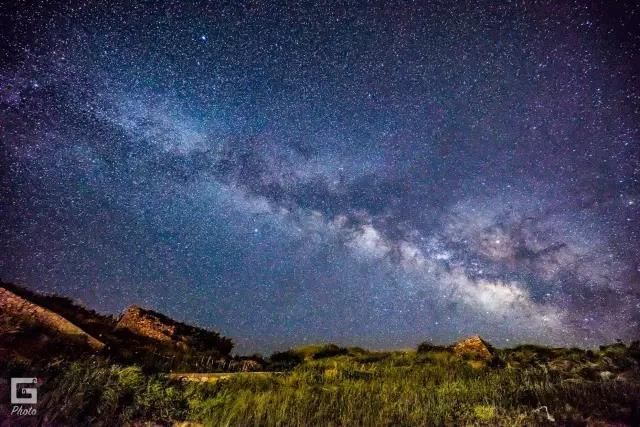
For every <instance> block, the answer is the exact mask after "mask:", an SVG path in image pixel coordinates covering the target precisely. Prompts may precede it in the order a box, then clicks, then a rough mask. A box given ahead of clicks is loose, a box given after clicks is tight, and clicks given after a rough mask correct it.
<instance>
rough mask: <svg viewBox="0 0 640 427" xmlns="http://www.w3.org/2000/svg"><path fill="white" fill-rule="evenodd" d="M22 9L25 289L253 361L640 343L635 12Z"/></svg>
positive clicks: (12, 244)
mask: <svg viewBox="0 0 640 427" xmlns="http://www.w3.org/2000/svg"><path fill="white" fill-rule="evenodd" d="M448 3H452V2H384V3H358V2H348V3H341V4H337V3H333V2H326V3H325V2H308V3H298V4H296V5H291V4H289V5H288V6H285V3H284V2H282V3H276V2H229V3H223V2H181V1H165V2H130V1H127V2H124V1H123V2H118V1H116V2H93V1H86V2H75V1H74V2H67V5H65V4H64V2H61V3H59V4H57V5H50V4H48V2H39V1H33V2H27V4H25V3H21V2H16V3H15V4H13V5H6V4H5V5H3V6H0V19H1V25H0V28H1V29H0V143H1V148H2V151H1V152H0V153H1V156H2V157H1V160H2V169H1V170H0V184H1V185H2V187H1V189H0V212H1V213H2V216H1V217H0V233H1V234H0V236H1V240H0V276H1V277H2V279H3V280H5V281H15V282H18V283H22V284H25V285H27V286H29V287H31V288H33V289H36V290H41V291H46V292H56V293H60V294H63V295H69V296H72V297H74V298H77V299H79V300H80V301H82V302H83V303H85V304H86V305H88V306H90V307H94V308H96V309H98V310H100V311H105V312H112V313H118V312H120V311H121V310H122V309H123V308H124V307H125V306H126V305H128V304H133V303H137V304H141V305H143V306H147V307H150V308H154V309H157V310H160V311H163V312H165V313H167V314H168V315H171V316H173V317H175V318H178V319H180V320H185V321H188V322H192V323H196V324H199V325H203V326H211V327H214V328H216V329H218V330H220V331H221V332H222V333H224V334H225V335H228V336H231V337H232V338H234V339H235V341H236V343H237V349H238V350H239V351H241V352H247V351H265V352H268V351H271V350H273V349H279V348H283V347H287V346H290V345H296V344H303V343H305V342H316V341H335V342H339V343H343V344H354V345H356V344H357V345H364V346H369V347H373V348H389V347H406V346H413V345H415V344H416V343H417V342H419V341H421V340H423V339H431V340H433V341H436V342H447V341H451V340H454V339H457V338H459V337H460V336H461V335H467V334H472V333H480V334H482V335H483V336H485V337H486V338H487V339H488V340H490V341H492V342H494V343H496V344H498V345H510V344H514V343H517V342H524V341H533V342H541V343H547V344H563V345H574V344H578V345H594V344H597V343H602V342H608V341H612V340H614V339H616V338H623V339H632V338H636V339H637V338H640V336H639V335H638V331H640V325H639V322H640V314H639V313H640V272H639V269H640V265H639V262H640V261H639V260H640V245H639V244H638V238H639V236H638V233H639V231H640V221H639V215H638V213H639V210H640V207H639V206H640V186H639V185H638V184H639V180H640V155H639V154H640V150H639V143H640V137H639V131H640V120H639V112H640V89H639V88H640V85H639V81H638V80H639V78H640V69H639V68H640V67H639V66H640V54H639V52H640V31H639V28H638V22H639V20H640V7H638V5H634V4H633V2H629V3H628V4H625V3H623V2H616V3H615V4H613V5H612V4H611V3H610V2H605V1H602V2H591V3H589V4H581V3H582V2H576V3H572V2H564V1H560V2H558V1H542V2H522V1H514V2H508V3H507V2H504V4H502V3H503V2H499V3H500V4H496V2H467V3H464V4H463V2H454V3H455V4H448Z"/></svg>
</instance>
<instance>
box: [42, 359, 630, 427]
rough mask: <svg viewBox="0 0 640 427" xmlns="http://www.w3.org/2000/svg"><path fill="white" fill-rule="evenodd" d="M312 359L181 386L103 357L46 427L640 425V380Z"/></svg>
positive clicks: (49, 407)
mask: <svg viewBox="0 0 640 427" xmlns="http://www.w3.org/2000/svg"><path fill="white" fill-rule="evenodd" d="M340 353H344V352H339V353H336V354H337V355H335V356H329V357H323V358H314V357H313V356H310V357H308V358H307V359H306V360H305V361H304V362H302V363H301V364H299V365H298V366H297V367H296V368H294V369H293V370H292V371H290V372H286V373H274V374H272V375H270V376H265V375H251V374H239V375H237V376H234V377H232V378H231V379H228V380H225V381H219V382H216V383H204V384H201V383H188V384H185V383H179V382H171V381H169V380H168V379H167V378H166V377H164V376H163V375H147V374H145V373H144V372H143V371H142V370H141V369H140V368H137V367H132V366H129V367H125V366H118V365H113V364H111V363H109V362H107V361H104V360H100V359H92V360H89V361H85V362H77V363H73V364H70V365H69V366H65V367H64V368H60V369H58V371H57V372H56V373H52V374H51V375H50V377H51V378H50V381H48V382H47V384H46V387H45V389H44V390H43V392H44V396H45V397H44V399H43V400H42V402H41V405H40V408H39V412H40V414H41V417H42V419H41V421H42V422H43V423H50V424H53V425H58V424H68V425H69V424H70V425H77V424H93V425H126V424H130V423H133V422H139V421H154V422H160V423H163V422H164V423H170V422H173V421H177V420H189V421H193V422H198V423H202V424H204V425H213V426H316V425H317V426H438V425H443V426H445V425H447V426H448V425H456V426H457V425H491V426H494V425H505V426H506V425H508V426H518V425H522V426H525V425H526V426H529V425H552V424H553V425H558V423H561V424H562V425H574V424H575V425H584V424H585V423H586V422H587V421H589V422H591V423H595V422H598V421H609V422H615V421H621V422H625V423H628V424H630V425H633V424H634V423H635V424H636V425H638V423H640V413H639V411H638V408H640V384H639V383H638V382H637V381H615V380H603V379H601V378H598V379H596V380H585V379H583V378H580V377H569V376H566V375H559V374H558V373H557V372H555V371H551V370H549V369H548V368H547V366H546V365H530V366H527V367H524V366H523V365H520V366H519V367H518V368H509V367H499V368H496V367H490V366H486V365H485V364H484V363H482V362H478V361H467V360H462V359H459V358H457V357H455V356H453V355H452V354H451V353H449V352H446V351H438V350H434V351H429V352H426V353H418V354H416V353H412V352H407V353H401V352H397V353H366V352H362V353H357V354H340Z"/></svg>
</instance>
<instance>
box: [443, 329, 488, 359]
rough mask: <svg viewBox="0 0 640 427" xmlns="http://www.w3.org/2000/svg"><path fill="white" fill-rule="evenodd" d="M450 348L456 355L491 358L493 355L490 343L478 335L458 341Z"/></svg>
mask: <svg viewBox="0 0 640 427" xmlns="http://www.w3.org/2000/svg"><path fill="white" fill-rule="evenodd" d="M451 349H452V350H453V352H454V353H455V354H457V355H458V356H463V357H471V358H474V359H482V360H491V359H492V358H493V356H494V350H493V347H492V346H491V344H489V343H488V342H486V341H485V340H483V339H482V338H480V337H479V336H478V335H474V336H472V337H469V338H465V339H463V340H460V341H458V342H457V343H455V344H454V345H453V346H452V348H451Z"/></svg>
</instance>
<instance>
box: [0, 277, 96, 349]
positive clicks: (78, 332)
mask: <svg viewBox="0 0 640 427" xmlns="http://www.w3.org/2000/svg"><path fill="white" fill-rule="evenodd" d="M0 315H2V316H10V317H15V318H18V319H23V320H28V321H32V322H37V323H39V324H41V325H42V326H43V327H45V328H47V329H49V330H52V331H54V332H56V333H58V334H61V335H67V336H71V337H74V338H80V339H81V340H84V341H86V343H87V344H88V345H89V346H90V347H91V348H92V349H94V350H101V349H102V348H104V346H105V344H104V343H103V342H102V341H100V340H98V339H96V338H94V337H92V336H91V335H89V334H88V333H86V332H85V331H84V330H82V329H81V328H79V327H78V326H76V325H75V324H73V323H71V322H70V321H68V320H67V319H65V318H64V317H62V316H60V315H59V314H57V313H54V312H53V311H51V310H49V309H46V308H44V307H41V306H39V305H37V304H34V303H32V302H31V301H29V300H27V299H25V298H23V297H21V296H18V295H16V294H14V293H13V292H11V291H9V290H8V289H5V288H3V287H0Z"/></svg>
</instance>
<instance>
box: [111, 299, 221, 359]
mask: <svg viewBox="0 0 640 427" xmlns="http://www.w3.org/2000/svg"><path fill="white" fill-rule="evenodd" d="M115 330H116V331H118V330H120V331H122V330H126V331H128V332H130V333H133V334H135V335H138V336H142V337H145V338H148V339H151V340H154V341H155V342H157V343H160V344H162V345H164V346H167V347H172V348H177V349H180V350H198V351H216V352H218V353H220V354H221V355H227V354H229V352H230V351H231V348H232V347H233V344H232V343H231V340H229V339H228V338H225V337H221V336H220V335H219V334H218V333H216V332H213V331H208V330H206V329H202V328H198V327H195V326H191V325H187V324H184V323H181V322H177V321H175V320H173V319H171V318H169V317H167V316H165V315H163V314H161V313H157V312H155V311H152V310H147V309H144V308H142V307H139V306H137V305H132V306H130V307H129V308H127V309H126V310H125V311H124V313H123V314H122V316H121V317H120V319H119V320H118V323H117V324H116V327H115Z"/></svg>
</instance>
